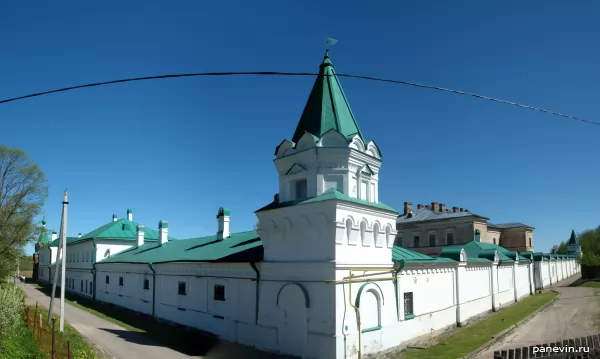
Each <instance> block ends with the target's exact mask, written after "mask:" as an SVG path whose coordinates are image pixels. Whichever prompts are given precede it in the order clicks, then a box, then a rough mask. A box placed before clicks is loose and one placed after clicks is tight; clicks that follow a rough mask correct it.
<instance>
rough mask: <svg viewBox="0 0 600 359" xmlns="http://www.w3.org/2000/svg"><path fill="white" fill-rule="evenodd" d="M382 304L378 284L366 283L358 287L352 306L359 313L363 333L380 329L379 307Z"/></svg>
mask: <svg viewBox="0 0 600 359" xmlns="http://www.w3.org/2000/svg"><path fill="white" fill-rule="evenodd" d="M383 304H384V297H383V292H382V291H381V287H380V286H379V284H377V283H375V282H371V281H368V282H366V283H364V284H363V285H361V286H360V288H359V289H358V293H357V294H356V300H355V302H354V306H356V307H357V308H358V310H359V311H360V321H361V331H362V332H363V333H365V332H370V331H374V330H378V329H381V306H382V305H383Z"/></svg>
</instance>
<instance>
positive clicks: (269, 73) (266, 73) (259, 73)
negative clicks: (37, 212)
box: [0, 71, 600, 126]
mask: <svg viewBox="0 0 600 359" xmlns="http://www.w3.org/2000/svg"><path fill="white" fill-rule="evenodd" d="M318 75H319V74H318V73H310V72H275V71H253V72H201V73H190V74H172V75H159V76H146V77H134V78H129V79H120V80H112V81H104V82H95V83H89V84H85V85H78V86H71V87H64V88H60V89H56V90H50V91H44V92H38V93H32V94H29V95H25V96H19V97H13V98H9V99H5V100H0V105H1V104H5V103H8V102H14V101H18V100H24V99H27V98H32V97H38V96H43V95H49V94H52V93H57V92H65V91H71V90H77V89H82V88H87V87H97V86H104V85H112V84H118V83H124V82H134V81H147V80H158V79H170V78H180V77H200V76H318ZM325 76H332V75H325ZM336 76H338V77H347V78H354V79H361V80H369V81H379V82H388V83H393V84H398V85H407V86H413V87H419V88H424V89H430V90H436V91H443V92H449V93H453V94H457V95H463V96H469V97H474V98H478V99H482V100H488V101H493V102H498V103H502V104H505V105H511V106H516V107H521V108H525V109H528V110H533V111H538V112H542V113H546V114H550V115H554V116H559V117H563V118H567V119H570V120H577V121H581V122H585V123H588V124H591V125H596V126H600V122H595V121H591V120H586V119H584V118H581V117H577V116H572V115H569V114H565V113H560V112H556V111H552V110H547V109H543V108H539V107H535V106H530V105H524V104H520V103H517V102H512V101H507V100H502V99H498V98H494V97H489V96H484V95H479V94H475V93H470V92H465V91H460V90H454V89H449V88H444V87H439V86H432V85H424V84H419V83H415V82H409V81H402V80H391V79H384V78H377V77H371V76H361V75H351V74H336Z"/></svg>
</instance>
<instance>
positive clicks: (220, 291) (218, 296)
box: [215, 284, 225, 301]
mask: <svg viewBox="0 0 600 359" xmlns="http://www.w3.org/2000/svg"><path fill="white" fill-rule="evenodd" d="M215 300H220V301H224V300H225V286H224V285H218V284H217V285H215Z"/></svg>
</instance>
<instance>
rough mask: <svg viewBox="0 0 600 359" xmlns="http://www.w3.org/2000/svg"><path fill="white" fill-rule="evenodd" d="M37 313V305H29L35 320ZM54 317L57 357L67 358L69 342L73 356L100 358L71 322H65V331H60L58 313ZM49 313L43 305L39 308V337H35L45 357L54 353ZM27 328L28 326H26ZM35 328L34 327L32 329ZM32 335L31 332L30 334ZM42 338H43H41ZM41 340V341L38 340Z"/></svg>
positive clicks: (36, 334)
mask: <svg viewBox="0 0 600 359" xmlns="http://www.w3.org/2000/svg"><path fill="white" fill-rule="evenodd" d="M40 314H41V316H42V333H41V336H40V333H39V331H38V328H39V317H40ZM34 315H35V307H34V306H32V307H29V317H30V318H31V320H32V321H33V317H34ZM53 318H54V319H56V324H55V332H54V345H55V349H56V353H57V354H56V358H67V350H68V349H67V343H69V344H70V345H71V354H72V357H73V358H77V359H99V358H100V355H99V354H98V353H96V351H95V350H94V348H93V346H92V345H91V344H90V343H89V342H88V341H87V340H86V339H85V338H83V337H82V336H81V335H80V334H79V333H78V332H77V331H76V330H75V329H73V327H71V326H70V325H69V323H65V327H64V331H63V332H62V333H60V332H59V331H58V328H59V324H58V323H59V318H58V317H57V316H56V315H53ZM47 323H48V313H47V312H46V311H45V310H43V309H42V308H41V307H40V308H38V312H37V323H36V333H35V336H36V337H37V338H38V339H34V340H36V341H35V344H36V345H37V344H38V343H40V342H41V344H39V347H40V349H41V352H42V354H43V355H44V358H46V357H50V355H51V353H52V324H50V325H48V324H47ZM25 327H26V328H27V326H25ZM32 330H33V329H32ZM30 336H31V334H30ZM40 338H41V340H40ZM38 340H39V341H38Z"/></svg>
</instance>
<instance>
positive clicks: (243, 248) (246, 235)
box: [98, 231, 263, 264]
mask: <svg viewBox="0 0 600 359" xmlns="http://www.w3.org/2000/svg"><path fill="white" fill-rule="evenodd" d="M262 259H263V246H262V241H261V240H260V238H259V236H258V233H257V232H255V231H249V232H241V233H232V234H231V236H230V237H228V238H225V239H222V240H219V239H218V238H217V236H216V235H213V236H207V237H200V238H190V239H181V240H176V241H170V242H167V243H165V244H163V245H162V246H161V245H158V244H157V243H149V244H144V245H142V246H141V247H139V248H138V247H136V248H132V249H129V250H125V251H123V252H120V253H117V254H115V255H112V256H110V257H109V258H105V259H103V260H102V261H100V262H98V264H103V263H144V264H148V263H154V264H157V263H170V262H218V261H223V262H259V261H261V260H262Z"/></svg>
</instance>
